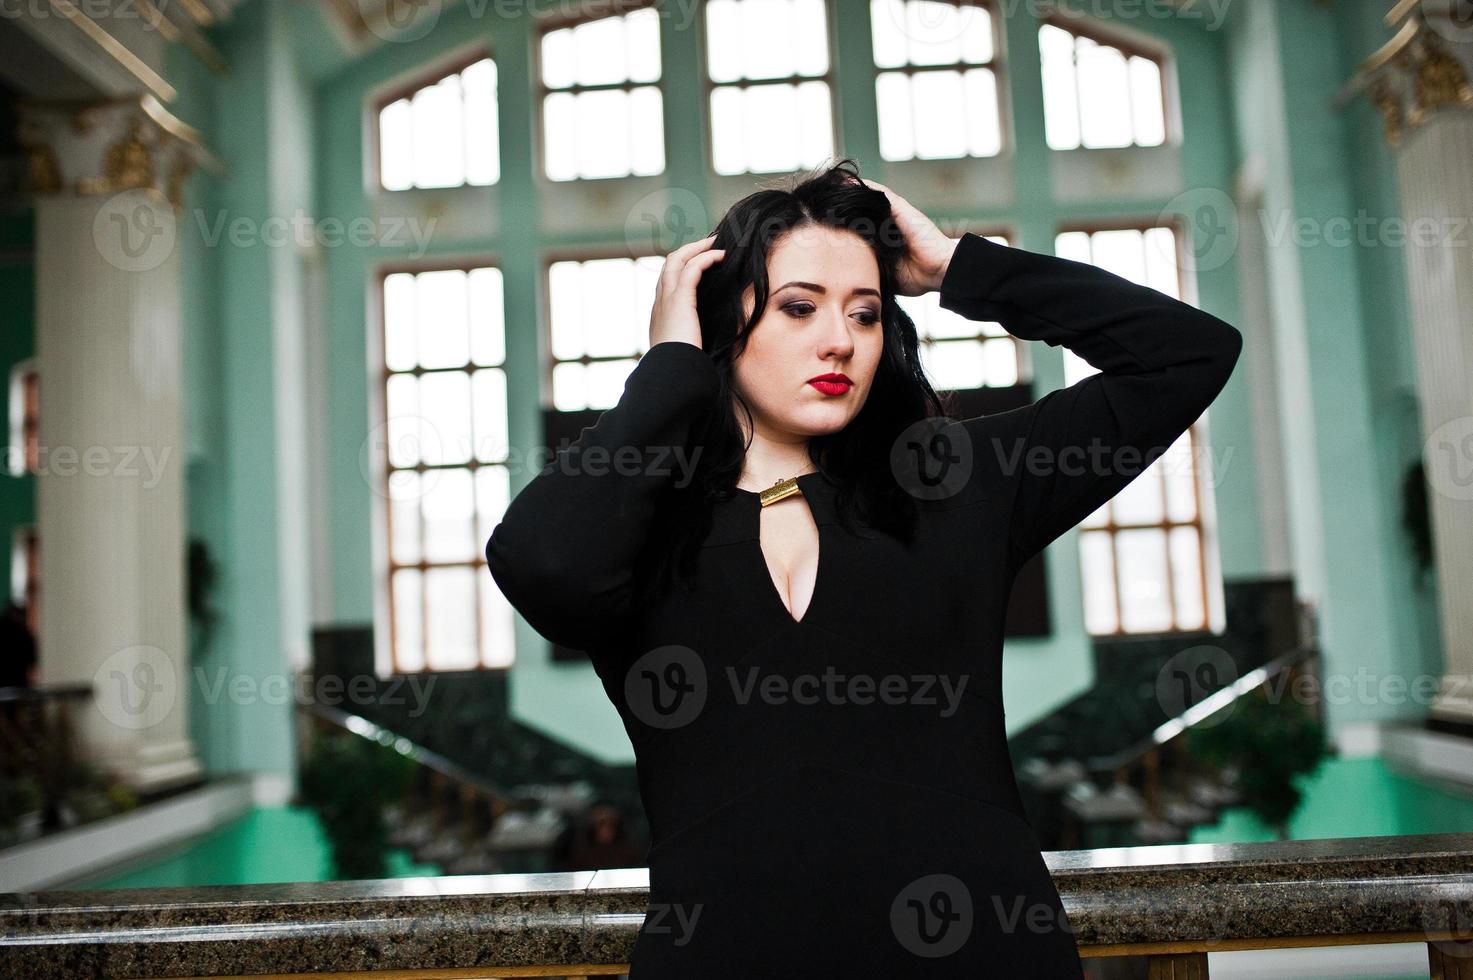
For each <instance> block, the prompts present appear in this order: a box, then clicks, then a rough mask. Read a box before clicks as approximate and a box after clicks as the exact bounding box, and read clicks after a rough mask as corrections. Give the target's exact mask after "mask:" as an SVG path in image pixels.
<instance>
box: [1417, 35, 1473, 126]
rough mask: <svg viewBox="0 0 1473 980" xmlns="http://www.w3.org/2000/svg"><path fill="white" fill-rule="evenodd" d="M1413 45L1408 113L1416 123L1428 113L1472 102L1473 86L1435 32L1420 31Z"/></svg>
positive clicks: (1471, 103) (1464, 71)
mask: <svg viewBox="0 0 1473 980" xmlns="http://www.w3.org/2000/svg"><path fill="white" fill-rule="evenodd" d="M1419 41H1420V43H1419V44H1418V45H1417V46H1416V48H1415V51H1416V54H1415V55H1414V58H1415V60H1416V75H1415V76H1414V78H1415V82H1414V83H1413V85H1412V93H1413V95H1412V106H1411V109H1410V110H1409V111H1408V113H1407V116H1408V120H1409V122H1410V123H1411V124H1412V125H1413V126H1415V125H1417V124H1419V123H1421V121H1422V120H1423V119H1424V118H1425V117H1426V116H1427V114H1428V113H1430V112H1433V111H1434V110H1436V109H1441V108H1443V107H1445V106H1460V105H1473V88H1470V87H1469V85H1468V72H1467V70H1466V69H1464V68H1463V66H1462V64H1461V63H1459V61H1458V59H1456V58H1454V57H1453V56H1452V54H1451V53H1450V52H1449V51H1448V50H1447V47H1446V46H1445V42H1444V41H1443V40H1442V39H1441V38H1439V37H1438V36H1437V35H1436V34H1433V33H1431V32H1429V31H1422V32H1421V33H1420V35H1419Z"/></svg>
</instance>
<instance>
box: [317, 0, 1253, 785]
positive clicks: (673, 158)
mask: <svg viewBox="0 0 1473 980" xmlns="http://www.w3.org/2000/svg"><path fill="white" fill-rule="evenodd" d="M675 20H676V18H673V17H667V18H665V19H664V20H663V21H662V24H663V26H662V30H663V32H664V38H663V40H664V51H663V57H664V76H665V85H664V98H665V101H664V108H665V115H666V133H667V145H666V158H667V162H668V166H667V181H668V184H669V186H677V187H692V188H702V187H705V186H706V185H707V179H706V176H705V169H704V158H705V148H704V145H703V142H702V141H703V139H704V133H705V122H704V116H705V107H704V106H703V104H702V101H701V87H700V85H699V81H698V80H699V69H700V65H699V61H698V57H697V50H698V49H697V44H696V42H697V40H698V39H697V37H696V35H695V33H694V28H689V27H683V25H677V24H676V23H675ZM1136 26H1138V27H1140V29H1142V30H1145V31H1148V32H1152V33H1155V34H1157V35H1159V36H1161V37H1162V38H1164V39H1165V40H1166V41H1167V42H1169V43H1170V44H1171V45H1172V46H1173V47H1174V49H1175V52H1176V56H1177V58H1178V60H1179V63H1180V66H1181V69H1180V70H1181V84H1180V86H1179V88H1180V97H1181V100H1182V105H1183V115H1184V117H1185V120H1186V143H1185V146H1184V147H1183V149H1182V166H1183V174H1184V180H1183V187H1182V188H1172V189H1163V191H1162V193H1161V194H1160V195H1159V197H1155V198H1150V199H1146V200H1139V199H1130V200H1103V201H1094V202H1090V203H1089V204H1087V205H1085V206H1082V207H1081V206H1077V205H1074V204H1064V203H1059V202H1057V201H1056V200H1055V195H1054V192H1053V188H1052V187H1051V186H1050V175H1049V166H1048V157H1049V154H1050V151H1048V149H1047V147H1046V144H1045V142H1044V132H1043V110H1042V90H1041V79H1040V71H1039V66H1038V54H1037V26H1036V24H1035V23H1031V22H1029V21H1027V20H1025V19H1024V18H1022V17H1016V18H1013V19H1012V20H1011V21H1010V22H1009V23H1008V25H1007V37H1006V43H1007V50H1008V66H1007V72H1008V84H1009V86H1010V88H1011V92H1012V107H1011V111H1012V117H1013V123H1014V129H1015V132H1016V136H1017V140H1018V144H1017V150H1016V152H1017V157H1016V166H1015V167H1014V169H1013V174H1012V179H1013V180H1014V183H1015V188H1016V195H1017V200H1018V201H1019V202H1021V203H1019V204H1018V205H1017V206H1016V207H1013V208H1009V209H1006V210H997V209H992V210H988V209H986V208H981V207H978V206H976V205H969V204H968V203H967V202H965V201H958V202H957V203H956V205H955V206H954V207H949V208H945V209H933V210H932V212H931V213H932V215H933V217H935V218H936V219H937V220H938V221H947V222H950V223H951V226H953V227H955V226H956V225H958V224H960V223H961V222H967V223H969V224H977V225H984V224H991V223H993V222H996V221H1001V222H1004V223H1006V224H1007V225H1009V226H1011V227H1012V228H1013V229H1014V231H1015V234H1016V235H1017V236H1018V237H1017V239H1016V243H1017V244H1019V245H1021V246H1022V247H1025V248H1029V249H1032V250H1036V251H1052V248H1053V238H1054V234H1055V232H1056V229H1057V227H1058V225H1059V224H1060V223H1062V222H1064V221H1068V220H1071V219H1077V218H1080V217H1090V216H1099V215H1112V214H1128V215H1137V216H1146V217H1154V216H1155V215H1156V214H1157V213H1158V212H1159V211H1160V210H1161V209H1162V208H1163V207H1164V206H1165V205H1167V203H1168V202H1169V201H1170V200H1171V198H1172V197H1174V196H1175V195H1176V193H1177V192H1178V191H1179V190H1180V189H1184V188H1191V187H1217V188H1226V187H1229V186H1230V178H1231V175H1232V173H1233V171H1234V167H1235V161H1236V153H1235V150H1236V144H1235V140H1234V128H1233V116H1232V110H1231V105H1232V101H1231V97H1230V96H1231V93H1230V91H1228V90H1226V89H1225V88H1224V87H1223V82H1222V79H1224V78H1225V77H1226V69H1227V54H1226V50H1225V48H1226V45H1225V40H1226V36H1225V32H1224V31H1221V30H1213V31H1204V30H1203V24H1202V23H1201V22H1200V21H1194V20H1159V19H1143V20H1142V21H1140V22H1139V24H1137V25H1136ZM528 27H529V25H528V24H527V23H526V19H525V18H522V17H514V18H490V17H485V18H481V17H476V16H475V15H474V13H473V12H471V11H470V10H469V9H468V8H456V9H454V10H447V11H445V12H444V13H443V14H442V15H441V17H440V19H439V22H438V23H437V24H436V26H435V29H434V31H433V32H431V33H430V34H429V35H428V36H427V37H425V38H423V39H422V40H418V41H413V42H409V43H400V44H395V43H389V44H384V45H381V46H380V47H378V48H377V49H376V50H373V51H371V52H369V53H368V54H366V55H365V56H364V57H362V58H361V59H359V60H358V61H356V62H354V63H351V64H350V65H348V66H347V67H345V68H344V69H342V70H340V71H337V72H335V73H333V74H331V75H330V76H329V77H327V78H326V79H324V80H323V82H322V83H321V84H320V85H319V87H318V89H317V99H318V130H317V139H318V143H317V151H318V158H319V161H320V169H319V171H318V200H319V202H320V206H321V213H322V214H323V215H331V216H337V217H341V218H343V219H345V220H346V219H350V218H352V217H354V216H357V215H362V214H373V213H374V211H375V205H374V203H373V202H372V201H371V200H370V199H369V198H368V197H367V196H366V195H365V194H364V177H363V146H364V143H363V133H364V126H365V122H364V116H363V106H364V99H365V95H366V94H367V93H368V92H370V91H371V90H372V89H373V88H374V87H376V86H379V85H382V84H384V83H386V82H388V81H390V80H393V79H396V78H399V77H402V76H403V75H404V74H406V73H409V72H413V71H414V70H415V69H417V68H420V67H421V66H424V65H426V64H428V63H430V62H433V61H434V60H436V59H437V58H440V57H442V56H444V55H445V54H447V53H449V52H451V51H454V50H456V49H457V48H460V47H461V46H463V45H465V44H467V43H471V42H475V41H484V42H486V43H487V44H488V45H489V46H490V47H491V49H492V53H493V55H494V57H495V58H496V59H497V62H498V68H499V84H500V92H499V96H500V105H501V110H502V114H501V146H502V174H503V176H502V181H501V183H500V185H499V186H497V187H493V188H488V189H483V190H477V191H467V192H466V193H470V194H484V195H485V196H486V197H488V198H490V199H491V202H492V204H493V208H494V213H495V214H496V215H497V218H498V221H497V228H496V229H493V230H491V231H489V232H488V233H487V234H485V235H481V236H477V235H466V236H464V237H461V238H458V239H451V238H449V237H447V236H444V235H437V236H436V237H435V240H434V241H433V244H432V245H431V248H430V250H429V253H428V254H429V255H431V256H435V255H456V256H461V255H476V256H480V257H485V258H490V259H492V260H493V261H498V262H500V263H501V265H502V267H503V269H504V271H505V276H506V289H507V293H506V302H507V323H508V331H509V336H508V359H509V374H510V379H509V385H510V398H511V409H510V412H511V418H510V427H511V435H512V441H513V443H514V444H515V445H518V446H524V447H525V446H531V445H534V444H535V443H536V442H537V440H538V439H539V438H540V431H539V424H538V417H537V416H538V411H539V409H538V400H539V398H540V380H539V379H540V377H541V371H542V368H541V358H542V355H541V354H540V349H541V346H542V344H541V341H540V338H539V336H538V329H539V328H538V324H539V322H540V311H539V309H538V305H539V299H538V289H537V284H536V281H537V276H538V275H539V274H540V270H539V265H540V263H539V256H540V254H541V253H542V252H543V251H544V250H545V249H547V248H548V247H551V246H556V245H559V244H566V243H567V242H569V241H571V240H573V238H574V236H564V237H556V236H551V235H542V234H539V233H538V231H537V229H538V215H539V206H538V205H539V202H538V198H537V196H536V187H535V184H534V182H533V181H532V180H530V179H529V175H530V170H531V167H532V165H533V164H532V161H533V159H534V157H533V154H532V149H531V139H532V132H533V130H532V116H533V112H534V111H535V106H534V105H533V104H532V90H531V85H530V81H531V80H530V78H529V76H528V73H529V71H530V64H531V60H530V54H531V51H530V47H531V43H532V39H531V36H530V35H529V33H528ZM834 28H835V34H834V36H835V45H836V47H835V52H834V58H833V62H834V66H835V75H836V88H837V94H838V98H839V115H838V128H839V130H840V133H841V142H840V144H839V147H838V152H839V154H840V155H849V156H853V157H855V158H856V159H857V160H858V162H859V163H860V166H861V171H862V172H867V173H870V174H873V175H875V176H877V177H878V178H879V179H882V180H884V181H885V182H886V183H891V184H892V185H894V186H900V187H903V179H902V178H903V167H902V168H896V167H894V166H893V165H891V166H889V167H887V166H886V165H884V164H882V162H881V161H880V159H879V151H878V139H877V135H876V124H875V114H874V108H873V104H872V103H873V71H872V68H871V65H872V60H871V55H870V27H869V24H868V22H867V20H866V19H865V18H863V17H843V18H840V17H838V16H837V15H836V14H835V17H834ZM892 172H893V173H898V174H901V175H902V177H895V178H893V179H892V176H891V174H892ZM754 184H755V178H754ZM461 190H462V191H464V190H465V189H461ZM431 197H433V195H431ZM442 197H443V199H444V200H445V201H447V202H450V201H457V200H458V201H465V200H467V198H466V197H465V195H464V194H462V193H461V191H457V192H456V194H445V195H442ZM576 237H578V238H579V239H581V240H586V241H608V242H617V241H620V240H621V239H620V229H618V228H612V229H609V230H608V233H607V234H598V233H597V230H596V229H590V230H588V231H587V232H583V233H580V235H579V236H576ZM394 257H395V253H393V252H392V251H390V250H385V249H362V248H352V247H344V248H339V249H334V250H332V251H331V253H330V254H329V255H328V256H327V257H326V262H327V270H328V287H327V288H328V299H327V304H326V305H327V310H326V315H327V318H328V329H329V338H328V344H329V357H328V369H329V371H330V376H329V377H328V379H327V383H328V385H329V389H330V391H331V393H332V394H331V399H330V403H329V408H328V411H329V413H330V417H329V426H328V428H329V431H330V432H331V433H332V434H333V439H332V441H333V444H334V449H333V451H332V457H331V459H330V460H329V467H330V472H331V474H332V475H331V479H330V484H331V491H330V492H331V507H330V514H329V520H330V522H331V525H330V535H329V536H330V540H331V543H332V544H331V546H332V555H333V558H332V563H331V564H332V567H333V570H334V572H333V575H334V577H333V582H332V593H333V598H332V605H331V608H332V612H333V615H334V617H335V618H337V619H338V620H340V621H346V622H365V621H371V620H372V618H373V608H374V580H373V572H372V561H371V559H372V552H371V538H370V534H369V532H370V529H371V527H372V520H373V518H372V508H371V503H372V501H371V497H370V492H369V491H368V490H367V489H366V488H365V486H364V481H363V478H362V476H361V473H360V470H359V461H358V457H357V450H358V449H359V448H360V446H361V445H362V443H363V440H364V438H365V437H366V436H367V434H368V429H369V427H370V425H371V424H373V420H372V419H370V417H369V415H370V413H369V401H368V383H369V381H368V378H369V374H368V369H367V357H366V353H367V347H366V344H367V335H368V329H369V327H368V316H369V307H368V305H367V304H368V297H369V295H370V292H371V290H372V289H373V288H374V286H375V283H374V278H373V269H374V268H375V267H376V266H378V265H380V264H382V263H385V262H388V261H391V260H392V259H393V258H394ZM1197 287H1198V291H1199V299H1200V302H1201V304H1202V305H1203V306H1204V307H1205V308H1207V309H1210V310H1211V311H1212V312H1214V313H1216V314H1217V315H1219V316H1222V317H1223V318H1224V319H1226V320H1228V321H1229V322H1232V321H1233V320H1234V319H1235V318H1236V317H1237V315H1238V302H1237V271H1236V268H1235V265H1234V264H1233V263H1229V264H1228V265H1226V266H1224V267H1222V268H1220V269H1214V270H1212V271H1210V272H1204V273H1203V274H1202V275H1200V276H1199V279H1198V283H1197ZM1035 346H1036V347H1038V348H1039V349H1037V350H1034V351H1033V356H1034V360H1035V365H1036V374H1037V377H1038V384H1039V390H1040V393H1041V392H1042V391H1046V390H1048V389H1050V388H1052V387H1055V386H1057V385H1059V384H1061V383H1062V381H1063V362H1062V355H1061V353H1060V352H1058V351H1055V350H1051V349H1046V348H1044V347H1043V345H1035ZM1247 400H1248V392H1247V391H1246V387H1245V382H1244V381H1243V380H1242V379H1241V378H1235V379H1234V380H1233V381H1232V382H1231V383H1230V384H1229V387H1228V390H1227V391H1226V392H1225V393H1224V394H1223V395H1222V396H1221V397H1220V398H1219V399H1218V401H1217V403H1216V404H1215V405H1214V406H1213V408H1212V410H1211V413H1210V419H1211V433H1212V438H1213V442H1214V446H1215V447H1221V448H1220V449H1218V450H1215V451H1218V452H1219V453H1222V452H1227V451H1229V450H1231V451H1232V452H1233V453H1235V454H1237V457H1238V459H1239V460H1240V461H1239V462H1237V463H1235V464H1234V465H1235V466H1236V467H1237V469H1236V470H1235V471H1234V472H1233V473H1232V480H1236V481H1240V482H1236V483H1234V482H1230V483H1229V484H1227V485H1225V486H1224V487H1222V488H1220V489H1219V490H1218V509H1219V514H1220V519H1221V521H1222V523H1223V526H1224V528H1225V529H1227V530H1226V531H1225V532H1224V534H1223V546H1222V547H1223V568H1224V572H1225V574H1226V575H1227V576H1229V577H1232V576H1238V575H1251V574H1253V573H1254V572H1255V570H1256V568H1257V567H1258V564H1259V555H1258V552H1257V544H1256V540H1257V539H1256V536H1255V535H1253V534H1251V533H1237V532H1238V530H1239V529H1242V528H1251V527H1255V526H1256V523H1257V520H1258V515H1257V510H1256V508H1257V500H1256V497H1255V496H1254V494H1253V493H1252V475H1251V463H1250V462H1249V459H1250V457H1251V454H1252V444H1251V433H1250V428H1249V420H1248V412H1247ZM524 479H525V474H524V475H521V476H520V478H518V479H516V480H514V485H513V492H515V490H517V489H519V487H520V485H521V482H522V480H524ZM1240 487H1242V488H1244V489H1243V490H1242V492H1238V490H1239V488H1240ZM1049 571H1050V582H1051V589H1052V594H1053V601H1054V609H1055V615H1056V635H1055V636H1054V637H1053V638H1051V639H1049V640H1047V641H1042V642H1015V643H1011V644H1009V646H1008V650H1007V654H1006V657H1005V670H1004V679H1005V684H1006V685H1007V687H1006V696H1007V699H1008V705H1009V712H1008V717H1009V722H1010V723H1011V724H1012V725H1013V726H1014V727H1017V726H1020V725H1023V724H1026V723H1028V722H1029V721H1031V720H1033V719H1034V718H1035V717H1037V716H1038V715H1039V714H1041V713H1043V712H1046V711H1048V710H1049V709H1051V708H1052V707H1053V706H1055V705H1057V704H1058V703H1060V702H1062V701H1064V700H1067V699H1068V698H1070V697H1073V696H1074V695H1076V694H1077V693H1079V692H1081V691H1083V690H1084V689H1086V688H1088V687H1089V686H1090V685H1091V683H1092V680H1093V678H1092V665H1091V663H1090V644H1089V640H1088V638H1087V636H1086V635H1085V633H1084V625H1083V615H1082V603H1081V597H1080V582H1079V568H1078V558H1077V539H1076V536H1075V535H1074V534H1072V533H1071V534H1069V535H1066V536H1065V537H1064V538H1063V539H1062V540H1061V541H1059V542H1057V543H1055V544H1054V545H1052V546H1051V548H1050V555H1049ZM519 630H520V632H519V636H518V640H519V642H518V651H519V654H518V661H517V664H516V667H515V674H514V676H513V686H512V690H513V710H514V712H515V713H516V714H517V715H518V716H520V717H521V718H522V719H523V720H524V721H528V722H529V723H532V724H534V725H537V726H538V727H540V728H543V729H544V730H547V731H549V732H550V733H552V734H554V735H557V736H559V737H562V738H563V739H565V740H566V741H570V742H572V743H573V744H576V745H577V746H578V747H580V748H582V749H584V750H585V751H588V752H590V753H591V754H593V755H595V756H597V757H599V758H603V759H607V760H610V761H628V760H629V759H630V758H631V757H632V755H631V752H630V748H629V745H628V740H627V737H626V735H625V733H624V732H623V729H622V726H621V725H620V724H619V723H618V719H617V715H616V714H615V713H614V711H613V709H612V707H611V706H610V705H609V704H608V702H607V700H606V698H605V696H604V694H603V692H602V690H601V688H600V687H599V685H598V682H597V679H596V678H595V677H594V675H593V673H592V671H591V670H589V669H588V668H586V667H581V666H576V665H553V664H551V663H549V662H547V660H546V654H545V643H544V641H542V640H541V639H540V638H539V637H538V636H537V635H536V634H535V633H533V632H531V631H530V629H527V628H526V627H525V624H520V623H519ZM1063 678H1068V680H1067V681H1065V680H1062V679H1063Z"/></svg>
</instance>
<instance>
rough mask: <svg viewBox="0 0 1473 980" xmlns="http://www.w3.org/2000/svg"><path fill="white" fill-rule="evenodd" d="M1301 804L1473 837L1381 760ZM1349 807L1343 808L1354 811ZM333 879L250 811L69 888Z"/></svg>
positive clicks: (1319, 827) (1470, 815) (1257, 834)
mask: <svg viewBox="0 0 1473 980" xmlns="http://www.w3.org/2000/svg"><path fill="white" fill-rule="evenodd" d="M1302 788H1303V789H1304V793H1305V798H1304V802H1303V804H1302V805H1301V806H1300V808H1299V812H1298V813H1297V814H1296V815H1295V817H1294V819H1293V820H1292V821H1291V822H1290V831H1291V836H1292V837H1293V838H1294V839H1296V840H1305V839H1308V838H1315V837H1381V836H1396V835H1403V834H1435V833H1446V832H1449V831H1463V832H1467V831H1473V796H1459V795H1455V794H1452V793H1449V792H1446V791H1443V790H1440V789H1437V788H1434V787H1432V786H1430V785H1427V784H1425V783H1422V782H1418V781H1414V780H1411V779H1407V778H1406V777H1404V776H1400V775H1398V774H1396V773H1393V772H1391V771H1390V770H1388V769H1387V768H1386V766H1385V765H1384V764H1383V763H1382V762H1381V760H1380V759H1375V758H1368V759H1336V758H1329V759H1326V760H1325V762H1324V764H1323V765H1322V766H1321V767H1320V769H1319V770H1318V771H1317V772H1315V774H1314V775H1313V776H1312V777H1310V778H1309V779H1308V780H1306V781H1305V782H1304V783H1303V784H1302ZM1352 803H1353V805H1350V804H1352ZM1274 839H1275V838H1274V834H1273V832H1272V831H1271V830H1269V829H1268V828H1267V827H1265V826H1263V824H1262V823H1261V822H1260V821H1259V820H1258V819H1257V818H1255V817H1254V816H1253V814H1252V813H1250V812H1248V811H1246V810H1242V809H1233V810H1228V811H1227V812H1226V813H1225V814H1224V815H1223V819H1222V820H1221V821H1220V822H1218V823H1217V824H1216V825H1214V826H1211V827H1199V828H1197V830H1196V831H1195V832H1194V833H1193V834H1192V837H1191V840H1192V843H1233V842H1245V841H1266V840H1274ZM389 873H390V875H392V876H394V877H406V876H413V875H435V874H438V873H439V870H438V869H437V868H435V867H434V866H431V865H416V864H415V863H414V862H413V861H412V859H410V858H409V856H408V855H406V854H405V853H403V852H402V851H395V852H393V853H392V854H391V855H390V861H389ZM331 877H332V868H331V863H330V860H329V857H328V849H327V841H326V839H325V838H324V837H323V834H322V830H321V828H320V827H319V826H318V824H317V820H316V818H315V817H314V816H313V815H312V813H311V811H309V810H305V809H302V808H298V807H268V808H263V809H258V810H254V811H252V812H251V813H249V814H247V815H245V816H243V817H241V818H240V819H238V820H235V821H233V822H231V823H229V824H227V825H225V826H224V827H221V828H220V829H218V830H216V831H215V832H213V833H211V834H208V835H206V836H205V837H202V838H199V839H198V840H195V841H192V842H190V843H189V844H186V845H184V846H182V847H181V848H179V849H178V850H177V851H175V852H174V853H172V854H168V855H166V856H163V857H160V858H155V859H153V860H150V861H148V862H146V863H144V864H141V865H137V866H134V867H132V868H128V869H125V870H121V871H114V872H112V873H110V874H107V875H103V876H99V877H97V878H94V879H91V880H88V881H84V882H82V883H80V884H77V885H75V886H73V887H77V888H153V887H168V886H176V885H247V884H262V883H270V882H282V881H326V880H329V879H331Z"/></svg>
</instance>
